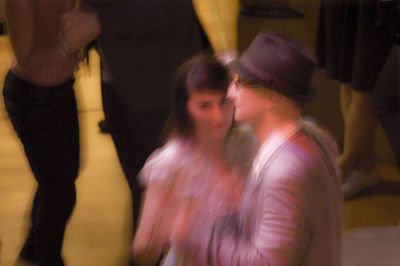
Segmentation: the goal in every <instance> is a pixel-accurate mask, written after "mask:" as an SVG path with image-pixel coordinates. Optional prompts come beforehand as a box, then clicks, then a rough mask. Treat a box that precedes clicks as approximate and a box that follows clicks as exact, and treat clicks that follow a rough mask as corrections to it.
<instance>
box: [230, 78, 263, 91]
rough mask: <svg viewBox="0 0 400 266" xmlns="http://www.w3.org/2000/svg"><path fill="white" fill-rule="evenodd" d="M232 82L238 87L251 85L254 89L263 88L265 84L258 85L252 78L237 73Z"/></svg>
mask: <svg viewBox="0 0 400 266" xmlns="http://www.w3.org/2000/svg"><path fill="white" fill-rule="evenodd" d="M233 82H234V83H235V85H236V86H237V88H240V87H251V88H256V89H265V86H262V85H260V84H259V83H257V82H256V81H255V80H254V79H252V78H243V77H241V76H240V75H239V74H236V75H235V76H234V78H233Z"/></svg>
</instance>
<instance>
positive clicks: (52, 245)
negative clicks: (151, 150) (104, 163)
mask: <svg viewBox="0 0 400 266" xmlns="http://www.w3.org/2000/svg"><path fill="white" fill-rule="evenodd" d="M73 83H74V80H73V79H70V80H68V81H67V82H65V83H63V84H61V85H59V86H54V87H40V86H36V85H32V84H30V83H28V82H26V81H24V80H22V79H20V78H18V77H16V76H15V75H13V74H12V73H11V72H9V73H8V74H7V77H6V80H5V83H4V91H3V94H4V100H5V105H6V109H7V112H8V114H9V117H10V120H11V122H12V124H13V126H14V129H15V131H16V132H17V134H18V136H19V138H20V139H21V142H22V144H23V146H24V149H25V154H26V156H27V158H28V161H29V164H30V166H31V169H32V172H33V174H34V176H35V179H36V181H37V183H38V187H37V190H36V194H35V198H34V201H33V206H32V212H31V228H30V231H29V235H28V238H27V240H26V241H25V244H24V247H23V249H22V251H21V254H20V255H21V257H23V258H24V259H26V260H28V261H32V262H37V263H38V264H39V265H40V266H61V265H64V263H63V260H62V257H61V247H62V242H63V237H64V231H65V227H66V223H67V221H68V219H69V217H70V216H71V213H72V210H73V208H74V205H75V200H76V190H75V179H76V178H77V175H78V168H79V127H78V114H77V108H76V101H75V94H74V90H73Z"/></svg>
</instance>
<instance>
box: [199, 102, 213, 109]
mask: <svg viewBox="0 0 400 266" xmlns="http://www.w3.org/2000/svg"><path fill="white" fill-rule="evenodd" d="M199 107H200V109H203V110H206V109H209V108H210V107H211V104H210V103H200V104H199Z"/></svg>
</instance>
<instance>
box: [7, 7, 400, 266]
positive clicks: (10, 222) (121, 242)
mask: <svg viewBox="0 0 400 266" xmlns="http://www.w3.org/2000/svg"><path fill="white" fill-rule="evenodd" d="M198 1H200V2H201V1H203V3H206V2H207V3H208V4H210V3H211V1H208V0H198ZM221 1H222V0H221ZM223 2H224V3H225V2H227V3H230V2H229V1H228V0H223ZM289 2H291V3H299V2H301V1H294V0H292V1H289ZM219 3H221V2H219ZM317 3H318V1H316V0H315V1H314V0H309V1H308V2H307V1H306V0H305V2H304V1H303V4H302V5H300V4H298V9H299V10H300V11H304V12H305V13H306V14H307V15H308V18H307V19H305V20H301V21H293V20H289V21H288V20H283V21H282V20H268V21H265V20H255V19H253V20H250V19H241V20H240V21H239V22H240V25H239V35H240V36H242V38H241V39H242V41H241V42H239V44H238V45H239V48H240V47H243V46H244V45H247V43H248V42H249V40H250V38H251V36H254V33H255V32H256V31H259V30H263V29H275V30H276V29H279V30H282V31H283V32H286V33H288V34H292V35H294V36H300V38H302V39H303V40H304V41H305V42H307V43H309V44H311V43H312V41H313V35H312V34H311V33H310V32H309V31H313V29H314V26H313V25H314V24H315V20H316V15H315V14H316V11H315V10H316V9H315V6H316V5H317ZM310 5H311V6H312V7H313V8H311V7H310ZM203 8H205V9H207V8H208V10H207V11H205V13H207V12H208V13H211V11H210V9H209V8H210V7H206V4H204V6H203ZM218 8H220V9H221V7H218ZM233 8H234V7H233ZM222 9H223V8H222ZM227 10H228V9H227ZM203 12H204V11H203ZM307 12H308V13H307ZM222 17H223V16H222ZM212 18H213V19H214V20H213V19H212ZM215 18H218V19H220V18H221V17H220V16H215V14H214V15H213V16H211V15H208V16H207V15H206V16H205V18H203V22H204V21H206V23H207V19H208V21H209V22H208V23H210V21H215ZM222 21H224V19H222ZM226 21H227V22H226V23H225V24H224V26H219V27H220V29H219V30H218V29H215V28H216V27H217V26H216V24H215V23H212V25H210V24H209V25H208V26H207V30H208V32H209V33H210V34H214V35H213V36H214V37H213V43H214V46H215V47H216V48H217V49H219V50H223V49H226V48H234V47H236V43H235V38H236V35H235V34H236V33H233V31H232V27H234V25H235V23H232V21H229V19H228V20H226ZM293 23H296V25H297V26H298V27H291V26H290V25H293ZM228 24H229V25H230V26H226V25H228ZM266 24H267V25H268V27H266V26H265V25H266ZM310 25H311V26H312V27H313V28H312V30H310V29H309V28H308V30H309V31H304V30H303V31H302V29H303V28H306V27H310ZM224 27H227V28H224ZM229 27H231V28H229ZM221 29H222V30H221ZM296 29H300V30H296ZM216 31H219V32H225V33H224V34H226V37H224V38H222V39H221V38H220V37H221V36H220V34H217V33H215V32H216ZM224 39H225V41H224ZM218 42H219V43H218ZM224 43H225V44H224ZM10 57H11V50H10V48H9V45H8V39H7V37H4V36H1V37H0V85H1V84H2V82H3V79H4V75H5V73H6V71H7V69H8V66H9V61H10ZM92 58H94V59H93V60H91V63H90V67H89V68H85V69H83V70H81V71H80V72H79V73H78V74H77V77H78V82H77V83H78V84H77V87H76V92H77V98H78V106H79V115H80V126H81V143H82V151H81V152H82V168H81V173H80V176H79V179H78V181H77V189H78V198H77V204H76V208H75V211H74V213H73V216H72V218H71V221H70V223H69V225H68V228H67V231H66V236H65V242H64V248H63V253H64V256H65V260H66V262H67V265H71V266H81V265H82V266H101V265H104V266H112V265H115V266H123V265H124V264H125V262H126V261H127V256H128V253H129V250H128V249H129V244H130V243H129V238H130V231H129V222H128V221H129V219H130V215H131V213H130V210H129V207H128V206H129V204H130V199H129V196H128V187H127V184H126V183H125V180H124V177H123V174H122V171H121V169H120V166H119V163H118V161H117V158H116V153H115V151H114V147H113V144H112V141H111V138H110V136H109V135H104V134H101V133H99V130H98V127H97V122H98V121H99V120H100V119H101V118H102V117H103V113H102V111H101V101H100V90H99V72H98V63H99V62H98V57H97V55H96V54H95V53H93V54H92ZM315 82H316V83H317V85H319V86H320V87H321V86H322V87H324V88H330V87H334V86H336V85H335V84H334V83H332V82H331V81H327V79H326V77H324V75H323V74H322V73H317V78H316V81H315ZM329 92H330V90H326V91H323V94H322V96H321V99H320V102H319V103H317V104H316V105H313V106H309V107H308V109H307V110H308V113H310V114H316V115H317V116H318V115H320V116H321V114H322V117H321V120H322V121H323V122H326V123H327V124H328V128H331V129H332V131H334V132H340V131H341V127H340V124H337V123H333V122H332V121H334V120H335V121H336V120H337V121H339V120H340V118H338V115H337V114H338V113H339V111H338V110H336V109H334V108H333V110H332V109H331V110H329V111H327V110H326V106H327V105H324V104H325V103H324V101H327V99H329V101H331V102H332V103H337V102H338V99H337V98H334V99H331V98H332V96H331V95H330V94H329ZM324 93H325V94H324ZM330 106H331V108H332V106H333V107H335V106H336V105H334V104H333V105H330ZM338 139H340V136H338ZM377 147H378V148H379V149H380V150H381V151H382V150H383V152H382V153H384V156H380V158H382V157H385V154H388V155H387V157H388V158H389V160H386V161H388V162H383V161H382V162H381V163H380V165H379V167H380V170H381V174H382V176H383V178H384V180H385V182H384V183H383V184H381V185H379V186H377V187H375V188H373V189H371V190H368V191H366V192H365V193H362V194H361V195H360V197H357V198H355V199H352V200H349V201H346V203H345V229H351V228H358V227H369V226H395V225H397V224H398V223H399V219H400V174H399V173H398V172H397V171H396V169H395V167H394V165H393V164H392V163H391V161H392V159H391V158H392V154H390V153H391V151H390V148H388V147H387V140H386V139H385V138H384V137H382V135H380V136H378V137H377ZM385 158H386V157H385ZM34 187H35V183H34V179H33V178H32V174H31V172H30V169H29V166H28V164H27V162H26V159H25V156H24V154H23V150H22V147H21V145H20V143H19V141H18V139H17V137H16V135H15V133H14V132H13V130H12V129H11V127H10V123H9V120H8V118H7V115H6V113H5V111H4V104H3V101H2V98H1V99H0V239H1V243H2V245H1V251H0V265H1V266H11V265H13V263H14V260H15V258H16V257H17V255H18V251H19V249H20V247H21V245H22V243H23V240H24V237H25V233H26V228H27V223H28V219H27V218H28V214H29V209H30V203H31V199H32V196H33V191H34Z"/></svg>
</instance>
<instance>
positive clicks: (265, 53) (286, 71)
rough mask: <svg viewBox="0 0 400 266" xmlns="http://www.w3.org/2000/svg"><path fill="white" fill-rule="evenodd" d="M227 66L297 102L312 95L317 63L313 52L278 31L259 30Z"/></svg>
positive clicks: (305, 99) (303, 100) (311, 97)
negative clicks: (237, 56)
mask: <svg viewBox="0 0 400 266" xmlns="http://www.w3.org/2000/svg"><path fill="white" fill-rule="evenodd" d="M227 66H228V68H229V69H230V70H231V71H232V72H233V73H237V74H239V75H240V77H241V78H245V79H251V80H252V82H253V83H256V84H259V85H261V86H264V87H267V88H269V89H272V90H275V91H277V92H278V93H281V94H283V95H285V96H287V97H288V98H292V99H294V100H296V101H298V102H305V101H309V100H311V99H313V98H314V89H313V88H312V87H311V80H312V77H313V74H314V71H315V68H316V66H317V60H316V57H315V55H314V53H313V52H312V51H311V50H310V49H308V48H307V47H306V46H305V45H303V44H302V43H300V42H298V41H296V40H294V39H292V38H290V37H288V36H286V35H283V34H280V33H260V34H258V35H257V36H256V38H255V39H254V40H253V42H252V43H251V44H250V46H249V47H248V48H247V50H246V51H245V52H243V54H242V55H241V56H240V58H239V59H235V60H233V61H231V62H230V63H229V64H228V65H227Z"/></svg>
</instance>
